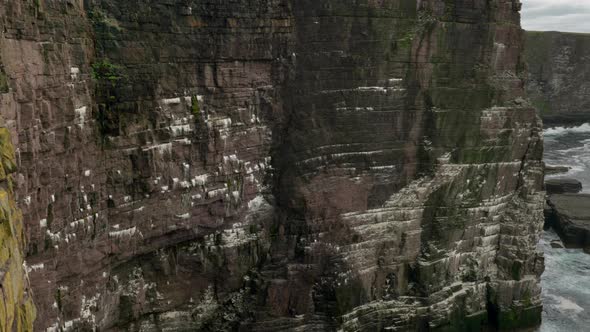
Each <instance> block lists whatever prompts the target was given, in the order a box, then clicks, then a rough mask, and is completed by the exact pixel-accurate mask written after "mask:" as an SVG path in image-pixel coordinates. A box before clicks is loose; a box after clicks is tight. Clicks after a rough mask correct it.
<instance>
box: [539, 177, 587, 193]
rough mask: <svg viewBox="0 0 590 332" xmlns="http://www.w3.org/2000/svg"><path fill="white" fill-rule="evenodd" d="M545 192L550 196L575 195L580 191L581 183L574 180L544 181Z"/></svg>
mask: <svg viewBox="0 0 590 332" xmlns="http://www.w3.org/2000/svg"><path fill="white" fill-rule="evenodd" d="M545 191H546V192H547V194H548V195H552V194H566V193H572V194H577V193H579V192H580V191H582V183H581V182H580V181H578V180H576V179H567V178H563V179H549V180H546V181H545Z"/></svg>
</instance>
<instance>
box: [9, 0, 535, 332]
mask: <svg viewBox="0 0 590 332" xmlns="http://www.w3.org/2000/svg"><path fill="white" fill-rule="evenodd" d="M519 10H520V2H519V1H518V0H469V1H467V0H457V1H454V2H449V1H443V0H379V1H373V0H369V1H353V0H322V1H310V0H297V1H295V0H252V1H229V0H219V1H190V0H166V1H164V0H150V1H147V2H146V1H138V0H125V1H123V0H103V1H84V2H82V1H44V0H36V1H33V0H31V1H18V2H17V1H8V0H0V17H1V18H2V21H0V22H1V24H2V28H3V29H2V30H0V31H3V32H2V33H1V35H0V55H1V57H2V61H3V69H2V73H3V75H4V76H2V77H5V79H4V81H0V82H5V83H0V87H2V86H4V92H5V94H4V95H5V96H6V97H5V98H7V99H6V100H7V102H6V107H3V108H2V115H3V116H4V117H5V119H6V123H7V124H9V125H8V127H9V128H10V129H11V132H12V141H13V143H14V144H15V146H16V148H17V151H18V153H17V164H18V172H19V173H18V175H17V176H16V179H17V188H18V189H17V194H18V204H19V206H20V208H21V209H22V210H23V213H24V220H25V223H26V229H27V239H28V246H27V258H26V261H27V266H28V271H29V273H28V277H29V279H30V284H31V287H32V290H33V296H34V299H35V304H36V307H37V312H38V314H37V317H38V318H37V320H36V321H35V330H38V331H44V330H47V329H48V330H49V331H57V330H66V331H70V330H71V331H80V330H81V331H86V330H92V329H93V328H98V329H99V330H101V331H102V330H106V331H123V330H132V331H161V330H173V331H193V330H198V329H201V330H212V331H213V330H215V331H217V330H227V329H235V328H237V327H241V328H243V329H245V330H258V331H276V330H281V329H299V330H335V329H342V330H345V331H373V330H378V329H386V328H390V329H394V330H417V329H430V330H441V331H444V330H447V331H450V330H453V331H454V330H480V329H481V328H482V327H483V326H493V327H497V328H500V329H512V328H518V327H525V326H532V325H535V324H538V322H539V320H540V316H541V302H540V288H539V275H540V274H541V273H542V271H543V257H542V255H541V254H540V253H537V252H536V249H535V248H536V243H537V242H538V239H539V232H540V230H541V228H542V221H543V202H544V195H543V193H542V176H543V171H542V163H541V160H540V159H541V156H542V142H541V139H540V131H541V123H540V121H539V120H538V118H537V116H536V114H535V110H534V108H533V107H531V106H530V105H529V104H528V103H527V102H526V101H525V100H524V99H523V96H524V91H523V86H524V84H523V82H524V76H525V72H524V71H523V70H524V67H525V66H524V65H523V61H522V56H521V54H522V46H523V34H522V30H521V29H520V25H519ZM3 105H4V104H3Z"/></svg>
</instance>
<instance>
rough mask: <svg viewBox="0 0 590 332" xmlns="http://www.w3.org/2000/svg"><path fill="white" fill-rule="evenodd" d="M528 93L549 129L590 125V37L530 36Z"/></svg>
mask: <svg viewBox="0 0 590 332" xmlns="http://www.w3.org/2000/svg"><path fill="white" fill-rule="evenodd" d="M525 45H526V46H525V58H526V62H527V63H528V67H529V70H528V71H529V77H528V79H527V92H528V95H529V97H530V99H531V100H532V102H533V104H534V105H535V106H536V107H537V108H538V109H539V111H540V113H541V116H542V117H543V121H544V122H545V124H547V125H574V124H580V123H585V122H588V121H590V120H589V119H590V61H589V59H590V34H581V33H565V32H537V31H528V32H526V43H525Z"/></svg>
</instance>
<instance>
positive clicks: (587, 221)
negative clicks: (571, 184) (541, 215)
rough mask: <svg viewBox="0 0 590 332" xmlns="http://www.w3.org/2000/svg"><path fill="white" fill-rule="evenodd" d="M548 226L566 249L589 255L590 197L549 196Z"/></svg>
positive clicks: (579, 195)
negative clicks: (580, 249)
mask: <svg viewBox="0 0 590 332" xmlns="http://www.w3.org/2000/svg"><path fill="white" fill-rule="evenodd" d="M547 203H548V205H549V207H550V212H549V214H548V215H547V223H548V226H551V227H553V228H554V229H555V230H556V231H557V232H558V233H559V235H560V237H561V239H562V240H563V242H564V243H565V245H566V247H568V248H582V249H584V251H586V252H588V253H590V195H587V194H578V195H575V194H564V195H551V196H550V197H549V200H548V201H547Z"/></svg>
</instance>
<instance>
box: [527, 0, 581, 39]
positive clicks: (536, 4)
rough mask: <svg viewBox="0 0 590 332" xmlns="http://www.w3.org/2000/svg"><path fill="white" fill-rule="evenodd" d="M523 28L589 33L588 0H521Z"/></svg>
mask: <svg viewBox="0 0 590 332" xmlns="http://www.w3.org/2000/svg"><path fill="white" fill-rule="evenodd" d="M521 2H522V11H521V14H522V27H523V28H524V29H525V30H538V31H549V30H552V31H568V32H589V33H590V0H521Z"/></svg>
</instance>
